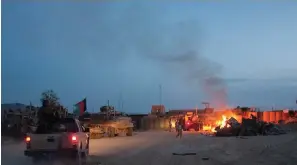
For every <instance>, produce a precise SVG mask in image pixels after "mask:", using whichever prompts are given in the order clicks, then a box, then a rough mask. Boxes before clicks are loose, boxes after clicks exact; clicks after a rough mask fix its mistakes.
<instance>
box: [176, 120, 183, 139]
mask: <svg viewBox="0 0 297 165" xmlns="http://www.w3.org/2000/svg"><path fill="white" fill-rule="evenodd" d="M182 134H183V129H182V123H181V122H180V121H179V122H178V124H177V135H176V137H179V138H182Z"/></svg>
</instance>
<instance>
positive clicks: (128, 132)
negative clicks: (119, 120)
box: [126, 128, 133, 136]
mask: <svg viewBox="0 0 297 165" xmlns="http://www.w3.org/2000/svg"><path fill="white" fill-rule="evenodd" d="M132 134H133V128H127V133H126V135H127V136H132Z"/></svg>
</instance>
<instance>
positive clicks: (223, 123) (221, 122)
mask: <svg viewBox="0 0 297 165" xmlns="http://www.w3.org/2000/svg"><path fill="white" fill-rule="evenodd" d="M231 117H233V118H235V119H236V120H238V119H239V117H238V116H237V115H234V114H231V115H230V116H229V117H227V115H222V117H221V119H220V120H217V121H216V122H215V124H213V125H204V126H203V131H211V132H216V130H215V128H216V127H219V128H220V129H222V128H224V127H227V128H229V127H231V126H230V125H229V124H227V121H228V120H229V119H230V118H231Z"/></svg>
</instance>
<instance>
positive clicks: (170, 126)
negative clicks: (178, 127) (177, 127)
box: [169, 118, 172, 132]
mask: <svg viewBox="0 0 297 165" xmlns="http://www.w3.org/2000/svg"><path fill="white" fill-rule="evenodd" d="M171 129H172V124H171V118H170V119H169V132H171Z"/></svg>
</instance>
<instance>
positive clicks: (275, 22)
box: [1, 0, 297, 113]
mask: <svg viewBox="0 0 297 165" xmlns="http://www.w3.org/2000/svg"><path fill="white" fill-rule="evenodd" d="M160 84H162V99H161V100H162V104H164V105H165V107H166V109H182V108H193V107H195V106H196V105H197V106H198V107H202V104H201V102H202V101H209V102H210V103H211V106H212V103H214V104H215V106H220V105H222V104H225V105H228V106H237V105H241V106H259V107H268V108H271V107H272V106H275V107H277V108H285V107H288V108H296V107H297V105H296V100H297V3H296V2H292V3H290V2H283V3H280V2H279V3H277V2H270V3H269V2H266V3H256V2H249V3H245V2H234V1H229V2H228V3H227V2H224V3H223V2H222V3H219V2H217V3H215V2H212V3H204V2H201V3H198V2H196V3H194V2H184V3H173V2H171V3H169V1H168V2H162V3H161V2H151V3H142V2H139V1H137V3H132V2H131V3H130V2H129V3H128V2H118V3H116V2H112V3H111V2H109V3H108V2H107V1H104V2H99V1H98V2H97V3H95V2H93V1H92V2H84V3H78V2H72V3H71V2H67V3H66V2H65V3H62V2H58V1H56V2H53V3H50V2H39V3H35V2H34V3H33V2H32V3H29V2H17V1H12V0H4V1H2V91H1V92H2V103H15V102H19V103H24V104H29V102H30V101H31V102H32V103H33V104H34V105H40V101H39V99H40V95H41V92H43V91H44V90H47V89H53V90H54V91H55V92H56V93H57V94H58V96H59V97H60V101H61V103H62V104H63V105H65V106H66V107H68V108H69V109H70V110H72V105H73V104H75V103H76V102H78V101H80V100H82V99H83V98H85V97H87V102H88V110H89V111H93V109H94V110H95V111H98V110H99V107H100V106H102V105H104V104H106V103H107V100H110V104H112V105H114V106H116V107H118V106H119V105H120V104H121V103H120V102H122V103H123V107H124V109H121V108H120V110H123V111H126V112H135V113H137V112H139V113H144V112H149V111H150V108H151V105H152V104H160V88H159V86H160ZM121 100H122V101H121Z"/></svg>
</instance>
